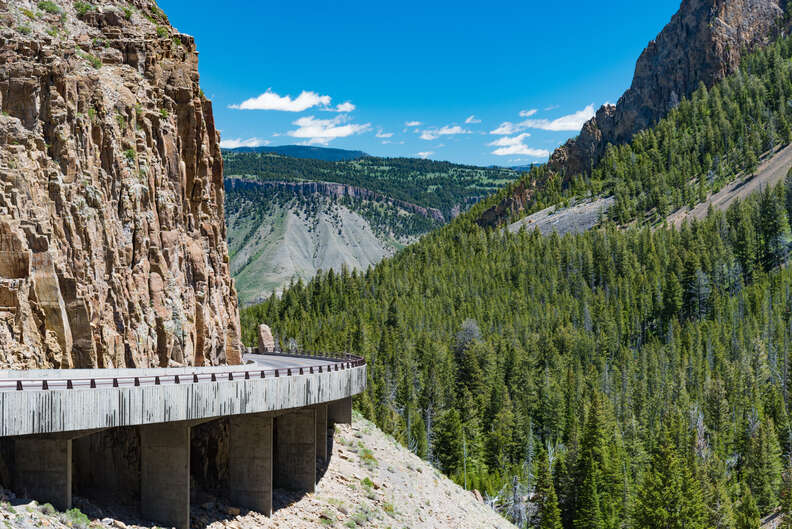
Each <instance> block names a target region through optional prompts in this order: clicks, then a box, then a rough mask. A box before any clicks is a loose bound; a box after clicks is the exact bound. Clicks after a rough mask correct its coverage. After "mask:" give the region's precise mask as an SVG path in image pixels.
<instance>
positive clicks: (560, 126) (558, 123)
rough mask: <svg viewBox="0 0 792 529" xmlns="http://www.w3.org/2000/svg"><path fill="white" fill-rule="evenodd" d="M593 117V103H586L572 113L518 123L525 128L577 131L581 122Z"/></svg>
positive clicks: (581, 126) (581, 124) (581, 125)
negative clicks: (585, 105)
mask: <svg viewBox="0 0 792 529" xmlns="http://www.w3.org/2000/svg"><path fill="white" fill-rule="evenodd" d="M593 117H594V105H593V104H592V105H588V106H587V107H586V108H584V109H583V110H578V111H577V112H575V113H574V114H569V115H566V116H561V117H560V118H558V119H554V120H552V121H550V120H547V119H529V120H526V121H524V122H522V123H520V125H521V126H522V127H523V128H526V129H542V130H552V131H572V132H578V131H580V129H581V128H583V124H584V123H585V122H586V121H588V120H590V119H591V118H593Z"/></svg>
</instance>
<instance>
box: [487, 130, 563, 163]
mask: <svg viewBox="0 0 792 529" xmlns="http://www.w3.org/2000/svg"><path fill="white" fill-rule="evenodd" d="M529 136H530V134H528V133H527V132H523V133H522V134H519V135H517V136H512V137H508V136H504V137H503V138H498V139H497V140H495V141H493V142H491V143H488V144H487V145H489V146H490V147H497V149H495V150H494V151H492V154H495V155H497V156H513V155H518V156H519V155H524V156H532V157H534V158H546V157H548V156H550V151H547V150H545V149H533V148H531V147H528V146H527V145H525V143H523V141H524V140H525V138H527V137H529Z"/></svg>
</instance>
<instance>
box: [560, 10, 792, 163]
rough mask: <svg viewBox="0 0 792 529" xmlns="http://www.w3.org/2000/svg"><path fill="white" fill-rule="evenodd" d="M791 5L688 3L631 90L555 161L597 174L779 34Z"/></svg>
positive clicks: (650, 49)
mask: <svg viewBox="0 0 792 529" xmlns="http://www.w3.org/2000/svg"><path fill="white" fill-rule="evenodd" d="M786 3H787V0H683V1H682V4H681V6H680V8H679V11H678V12H677V13H676V14H675V15H674V16H673V17H672V18H671V21H670V22H669V23H668V25H666V26H665V28H663V30H662V31H661V32H660V34H659V35H658V36H657V38H656V39H655V40H653V41H651V42H650V43H649V45H648V46H647V47H646V49H645V50H644V51H643V53H641V56H640V57H639V58H638V62H637V63H636V65H635V75H634V77H633V81H632V85H631V86H630V88H629V89H628V90H627V91H626V92H625V93H624V95H622V96H621V98H620V99H619V101H618V103H617V104H616V105H615V106H614V105H605V106H603V107H601V108H600V109H599V111H598V112H597V114H596V115H595V116H594V117H593V118H592V119H591V120H590V121H588V122H587V123H586V124H585V125H584V126H583V129H582V130H581V132H580V135H579V136H578V137H577V138H575V139H571V140H569V141H568V142H567V143H566V144H564V145H562V146H561V147H559V148H558V149H556V151H555V152H554V153H553V155H552V156H551V157H550V162H549V165H550V167H551V168H552V169H554V170H556V171H560V172H564V173H565V174H567V175H573V174H577V173H580V172H583V171H588V170H590V168H591V167H593V166H594V165H596V163H597V162H598V161H599V160H600V158H601V157H602V155H603V154H604V153H605V148H606V147H607V145H608V144H609V143H611V144H614V145H617V144H621V143H625V142H628V141H629V140H630V139H631V138H632V137H633V135H634V134H635V133H636V132H638V131H640V130H643V129H645V128H647V127H650V126H652V124H654V123H656V122H657V121H658V120H659V119H660V118H662V117H663V116H665V115H666V113H668V111H669V110H671V109H672V108H673V107H674V106H675V105H676V104H677V103H678V102H679V101H680V99H682V98H684V97H687V96H689V95H690V94H691V93H692V92H693V91H694V90H695V89H696V88H697V87H698V86H699V84H700V83H704V84H705V85H707V86H711V85H712V84H714V83H715V82H717V81H719V80H720V79H722V78H723V77H724V76H726V75H728V74H729V73H731V72H733V71H735V69H736V68H737V67H738V66H739V63H740V57H741V56H742V54H743V53H744V52H745V51H746V50H750V49H751V48H754V47H755V46H758V45H763V44H767V43H768V42H769V41H771V40H772V38H773V37H774V35H775V34H777V31H778V29H779V28H780V24H779V21H780V19H781V17H782V15H783V13H784V10H783V8H784V7H785V5H786Z"/></svg>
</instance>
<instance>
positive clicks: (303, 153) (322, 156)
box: [223, 145, 368, 162]
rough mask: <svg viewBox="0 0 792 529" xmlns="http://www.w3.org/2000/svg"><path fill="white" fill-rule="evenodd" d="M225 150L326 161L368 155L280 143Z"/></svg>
mask: <svg viewBox="0 0 792 529" xmlns="http://www.w3.org/2000/svg"><path fill="white" fill-rule="evenodd" d="M223 150H224V152H239V153H245V152H257V153H270V154H280V155H283V156H290V157H292V158H310V159H314V160H324V161H326V162H340V161H346V160H357V159H358V158H363V157H364V156H368V154H366V153H365V152H363V151H350V150H347V149H333V148H331V147H314V146H310V145H279V146H277V147H267V146H262V147H237V148H235V149H223Z"/></svg>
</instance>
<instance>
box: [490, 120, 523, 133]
mask: <svg viewBox="0 0 792 529" xmlns="http://www.w3.org/2000/svg"><path fill="white" fill-rule="evenodd" d="M521 130H522V128H521V127H520V125H515V124H514V123H512V122H511V121H504V122H503V123H501V124H500V125H498V128H497V129H495V130H491V131H490V134H499V135H502V136H505V135H508V134H514V133H515V132H519V131H521Z"/></svg>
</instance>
